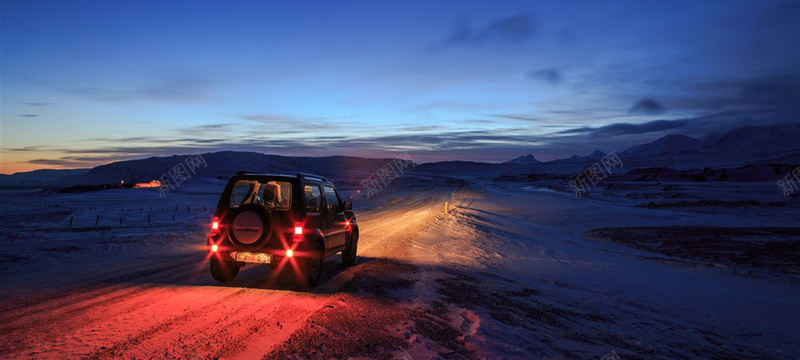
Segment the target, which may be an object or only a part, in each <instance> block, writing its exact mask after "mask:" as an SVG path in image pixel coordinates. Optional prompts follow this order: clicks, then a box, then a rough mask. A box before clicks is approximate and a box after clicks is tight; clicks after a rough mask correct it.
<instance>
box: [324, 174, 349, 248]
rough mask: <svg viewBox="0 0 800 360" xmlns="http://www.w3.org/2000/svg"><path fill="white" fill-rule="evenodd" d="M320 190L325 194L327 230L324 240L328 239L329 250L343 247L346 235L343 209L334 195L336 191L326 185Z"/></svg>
mask: <svg viewBox="0 0 800 360" xmlns="http://www.w3.org/2000/svg"><path fill="white" fill-rule="evenodd" d="M322 188H323V192H324V193H325V211H326V213H327V214H326V216H327V219H328V228H327V229H326V232H325V238H326V239H328V243H329V246H330V247H331V248H337V247H340V246H344V243H345V240H346V235H347V233H346V231H345V216H344V207H343V206H342V202H341V200H340V199H339V195H338V194H337V193H336V189H334V188H333V187H332V186H328V185H325V186H323V187H322Z"/></svg>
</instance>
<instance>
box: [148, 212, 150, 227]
mask: <svg viewBox="0 0 800 360" xmlns="http://www.w3.org/2000/svg"><path fill="white" fill-rule="evenodd" d="M147 225H150V214H147Z"/></svg>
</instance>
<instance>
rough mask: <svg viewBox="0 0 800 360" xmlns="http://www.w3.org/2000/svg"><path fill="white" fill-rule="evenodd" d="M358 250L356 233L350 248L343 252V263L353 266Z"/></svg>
mask: <svg viewBox="0 0 800 360" xmlns="http://www.w3.org/2000/svg"><path fill="white" fill-rule="evenodd" d="M357 250H358V231H354V232H353V235H352V238H351V239H350V246H348V247H347V249H344V250H342V263H344V264H345V265H352V264H353V263H354V262H355V261H356V251H357Z"/></svg>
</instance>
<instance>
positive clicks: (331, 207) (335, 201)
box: [325, 186, 339, 214]
mask: <svg viewBox="0 0 800 360" xmlns="http://www.w3.org/2000/svg"><path fill="white" fill-rule="evenodd" d="M325 201H326V202H327V203H328V212H330V213H334V214H336V213H339V195H337V194H336V190H334V188H332V187H330V186H326V187H325Z"/></svg>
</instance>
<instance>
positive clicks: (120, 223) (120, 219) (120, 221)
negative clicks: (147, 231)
mask: <svg viewBox="0 0 800 360" xmlns="http://www.w3.org/2000/svg"><path fill="white" fill-rule="evenodd" d="M119 227H120V228H122V216H120V217H119Z"/></svg>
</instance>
